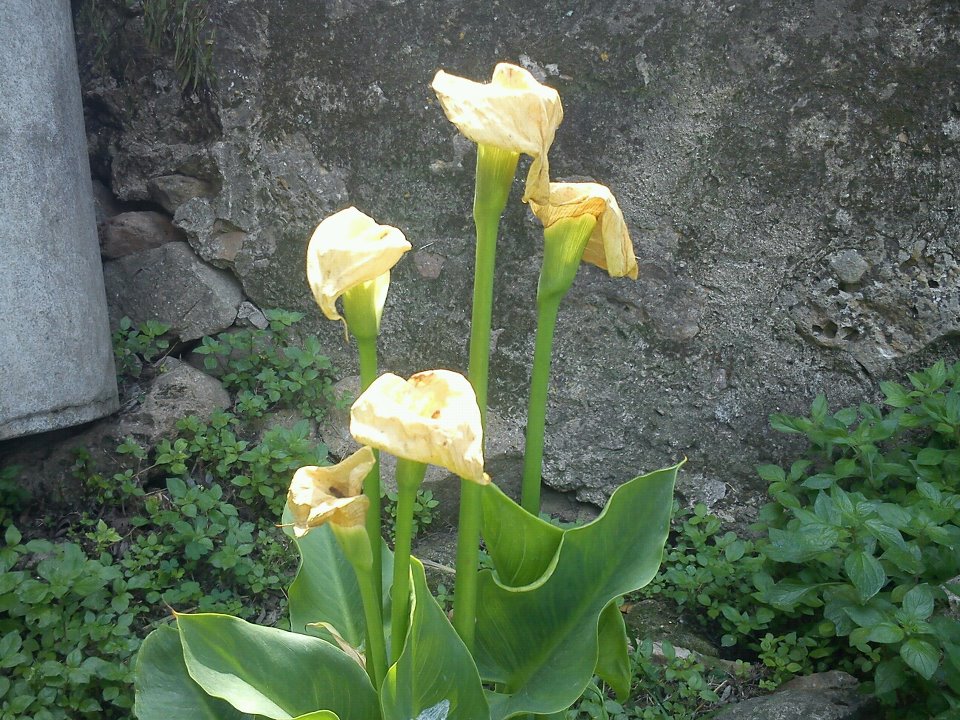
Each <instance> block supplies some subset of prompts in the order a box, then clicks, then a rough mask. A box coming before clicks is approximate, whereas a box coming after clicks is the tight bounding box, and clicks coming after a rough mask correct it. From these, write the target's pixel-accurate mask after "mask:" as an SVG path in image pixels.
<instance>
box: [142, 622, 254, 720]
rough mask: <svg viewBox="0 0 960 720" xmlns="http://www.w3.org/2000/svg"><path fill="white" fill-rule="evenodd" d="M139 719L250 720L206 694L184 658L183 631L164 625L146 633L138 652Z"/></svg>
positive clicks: (247, 716) (245, 715)
mask: <svg viewBox="0 0 960 720" xmlns="http://www.w3.org/2000/svg"><path fill="white" fill-rule="evenodd" d="M134 688H135V690H136V701H135V705H134V708H133V712H134V715H136V717H137V718H139V720H171V719H172V718H176V719H177V720H248V719H249V718H252V716H251V715H247V714H246V713H242V712H240V711H239V710H237V709H236V708H235V707H233V706H232V705H230V704H229V703H227V702H224V701H223V700H220V699H218V698H215V697H211V696H210V695H207V693H206V692H205V691H204V690H203V688H202V687H200V686H199V685H197V684H196V683H195V682H194V681H193V679H192V678H191V677H190V674H189V673H188V672H187V666H186V665H185V664H184V661H183V648H182V647H181V645H180V634H179V633H178V632H177V631H176V629H175V628H173V627H171V626H169V625H164V626H162V627H159V628H157V629H156V630H154V631H153V632H152V633H150V634H149V635H147V639H146V640H144V641H143V644H142V645H141V646H140V652H139V654H138V655H137V665H136V671H135V673H134Z"/></svg>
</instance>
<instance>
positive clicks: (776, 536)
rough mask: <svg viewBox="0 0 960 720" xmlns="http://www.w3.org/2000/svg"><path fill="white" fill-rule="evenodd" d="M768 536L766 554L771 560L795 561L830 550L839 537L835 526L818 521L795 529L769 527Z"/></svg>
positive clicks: (810, 557) (809, 558)
mask: <svg viewBox="0 0 960 720" xmlns="http://www.w3.org/2000/svg"><path fill="white" fill-rule="evenodd" d="M768 537H769V539H770V545H769V546H768V547H767V556H768V557H769V558H770V559H771V560H776V561H777V562H795V563H803V562H807V561H808V560H812V559H813V558H815V557H816V556H817V555H819V554H820V553H822V552H827V551H828V550H832V549H833V548H834V546H835V545H836V544H837V542H838V541H839V539H840V535H839V533H838V532H837V530H836V528H834V527H831V526H830V525H827V524H825V523H820V522H808V523H806V524H804V525H802V526H801V527H800V528H799V529H798V530H796V531H793V530H778V529H777V528H771V529H770V532H769V533H768Z"/></svg>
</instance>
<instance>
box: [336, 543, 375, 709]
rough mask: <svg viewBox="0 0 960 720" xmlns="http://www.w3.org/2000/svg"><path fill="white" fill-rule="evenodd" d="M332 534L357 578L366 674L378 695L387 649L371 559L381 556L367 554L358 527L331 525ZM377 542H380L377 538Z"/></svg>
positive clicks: (368, 552)
mask: <svg viewBox="0 0 960 720" xmlns="http://www.w3.org/2000/svg"><path fill="white" fill-rule="evenodd" d="M331 527H332V528H333V534H334V536H335V537H336V538H337V542H339V543H340V547H341V548H342V549H343V554H344V555H346V556H347V560H349V561H350V565H352V566H353V570H354V572H355V573H356V576H357V584H358V585H359V586H360V599H361V601H362V602H363V615H364V621H365V622H366V626H367V627H366V631H367V632H366V637H367V647H366V653H367V674H368V675H369V676H370V680H371V682H372V683H373V686H374V687H375V688H377V690H378V691H379V689H380V686H381V685H382V684H383V678H384V677H385V675H386V671H387V645H386V641H385V640H384V637H383V615H382V613H381V607H382V602H383V600H382V597H381V595H380V590H379V587H378V586H379V585H380V583H379V582H378V580H379V578H378V577H377V576H376V575H375V574H374V570H373V559H374V557H378V556H379V555H380V552H379V550H380V548H379V547H378V548H377V553H376V554H374V553H371V552H370V538H369V537H368V536H367V532H366V530H365V529H364V528H362V527H360V526H356V527H346V528H344V527H340V526H339V525H336V524H333V525H331ZM378 539H379V538H378Z"/></svg>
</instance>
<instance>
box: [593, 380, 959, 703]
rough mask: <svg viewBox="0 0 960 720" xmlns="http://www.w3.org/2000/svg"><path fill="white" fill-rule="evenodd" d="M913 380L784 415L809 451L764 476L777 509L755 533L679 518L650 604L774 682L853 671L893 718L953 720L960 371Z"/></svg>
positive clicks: (649, 591)
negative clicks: (868, 396)
mask: <svg viewBox="0 0 960 720" xmlns="http://www.w3.org/2000/svg"><path fill="white" fill-rule="evenodd" d="M909 383H910V384H909V386H907V387H905V386H903V385H900V384H898V383H893V382H885V383H881V385H880V390H881V392H882V393H883V396H884V401H883V403H882V404H881V405H874V404H870V403H864V404H861V405H859V406H855V407H847V408H843V409H840V410H838V411H836V412H832V413H831V412H830V411H829V409H828V406H827V402H826V400H825V398H824V397H823V396H818V397H817V399H816V400H815V401H814V403H813V405H812V407H811V411H810V414H809V415H806V416H797V417H793V416H787V415H775V416H773V417H772V418H771V423H772V426H773V427H774V429H776V430H779V431H781V432H787V433H792V434H799V435H802V436H804V437H805V438H806V439H807V441H808V443H809V447H808V450H807V452H806V453H805V455H804V456H803V457H802V458H800V459H798V460H796V461H795V462H793V463H791V464H790V465H789V466H788V467H786V468H782V467H779V466H774V465H765V466H762V467H760V468H759V472H760V475H761V476H762V477H763V478H764V479H766V480H767V481H768V482H769V483H770V488H769V492H770V496H771V502H770V503H769V504H768V505H766V506H765V507H764V509H763V511H762V513H761V515H760V517H759V520H758V522H757V523H756V524H755V526H754V527H753V530H754V531H755V533H756V535H755V536H754V537H753V538H739V537H737V536H735V535H734V534H733V533H731V532H723V530H722V525H721V522H720V520H719V519H718V518H717V517H715V516H713V515H711V514H710V513H709V512H708V511H707V509H706V507H704V506H703V505H698V506H697V507H695V508H693V509H691V510H688V511H684V512H679V513H678V514H677V516H676V518H675V520H674V526H673V533H672V537H671V542H670V543H669V545H668V547H667V550H666V553H665V557H664V563H663V567H662V570H661V572H660V573H659V575H658V576H657V578H655V579H654V581H653V582H652V583H651V584H650V585H649V586H648V587H647V588H645V589H644V590H643V591H642V595H643V596H646V597H660V598H665V599H667V600H669V601H671V602H673V603H675V604H676V605H677V606H678V607H680V608H685V609H688V610H689V611H690V612H689V613H688V614H687V616H688V617H689V618H690V621H691V622H694V623H696V622H699V623H700V627H701V630H702V631H703V632H704V633H705V634H706V635H707V636H708V637H709V638H710V639H711V640H712V641H713V642H715V643H717V645H718V646H721V647H723V648H726V649H727V652H728V653H729V655H730V657H741V658H748V659H751V660H754V661H755V662H757V663H759V664H760V665H762V667H763V668H764V671H763V676H762V678H761V680H760V685H761V686H762V687H765V688H768V689H772V688H775V687H777V686H778V685H779V684H781V683H782V682H784V681H785V680H788V679H789V678H791V677H793V676H795V675H801V674H807V673H811V672H818V671H824V670H830V669H842V670H846V671H848V672H850V673H852V674H853V675H855V676H857V677H859V678H861V679H862V680H863V681H864V684H863V689H864V691H865V692H867V693H870V694H872V695H874V696H875V697H876V699H877V700H878V701H879V703H880V706H881V710H880V711H878V712H879V713H880V714H882V715H883V716H885V717H890V718H918V719H919V718H942V719H943V720H946V719H947V718H951V717H956V713H957V711H958V708H960V623H958V621H957V616H956V613H955V610H952V609H951V598H953V597H954V593H956V591H957V590H958V589H960V588H958V585H957V576H958V575H960V554H958V552H957V550H958V542H960V523H958V518H960V515H958V511H960V496H958V494H957V484H958V481H960V363H957V364H954V365H952V366H948V365H946V364H945V363H944V362H942V361H941V362H938V363H936V364H935V365H933V366H932V367H930V368H928V369H926V370H923V371H921V372H916V373H913V374H911V375H910V376H909ZM694 705H695V703H693V702H691V703H687V704H686V706H685V707H686V710H687V711H688V712H689V711H692V710H693V709H694ZM644 712H649V711H648V710H645V711H644ZM590 717H593V716H590ZM610 717H616V718H619V717H646V715H629V714H627V715H618V714H610Z"/></svg>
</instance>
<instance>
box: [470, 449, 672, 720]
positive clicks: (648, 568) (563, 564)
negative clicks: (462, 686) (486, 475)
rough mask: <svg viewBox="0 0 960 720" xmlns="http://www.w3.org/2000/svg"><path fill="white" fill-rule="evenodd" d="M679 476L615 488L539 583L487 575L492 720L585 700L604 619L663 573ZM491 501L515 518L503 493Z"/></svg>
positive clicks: (483, 625)
mask: <svg viewBox="0 0 960 720" xmlns="http://www.w3.org/2000/svg"><path fill="white" fill-rule="evenodd" d="M679 467H680V465H676V466H674V467H671V468H666V469H663V470H658V471H656V472H653V473H650V474H648V475H642V476H640V477H637V478H634V479H633V480H630V481H629V482H627V483H625V484H624V485H622V486H621V487H620V488H618V489H617V491H616V492H615V493H614V494H613V496H612V497H611V498H610V501H609V502H608V503H607V507H606V508H605V509H604V511H603V513H601V515H600V517H598V518H597V519H596V520H595V521H593V522H592V523H590V524H589V525H585V526H583V527H580V528H574V529H572V530H567V531H565V532H564V533H563V536H562V538H561V541H560V544H559V547H558V549H557V552H556V555H555V557H554V559H553V560H551V562H550V564H549V566H548V568H547V571H546V572H545V573H544V574H543V575H542V576H541V577H540V578H539V579H536V580H535V581H534V582H532V583H529V584H527V585H524V586H520V587H510V586H507V585H504V584H503V583H501V582H498V580H497V578H496V577H495V576H494V574H493V573H491V572H490V571H485V572H483V573H481V576H480V583H479V592H478V600H477V607H478V612H477V644H476V649H475V656H476V660H477V666H478V667H479V669H480V674H481V676H482V677H483V679H484V680H485V681H488V682H493V683H497V684H498V685H499V686H500V687H502V688H503V692H497V691H491V692H489V693H488V699H489V701H490V709H491V717H492V718H494V719H495V720H500V718H507V717H511V716H513V715H516V714H519V713H523V712H533V713H540V714H549V713H554V712H559V711H560V710H562V709H564V708H566V707H568V706H569V705H570V704H571V703H573V702H574V701H575V700H576V699H577V697H579V695H580V693H581V692H582V691H583V689H584V688H585V687H586V685H587V683H588V682H589V681H590V678H591V677H592V675H593V672H594V669H595V668H596V665H597V659H598V639H597V632H598V622H599V618H600V614H601V613H602V612H603V610H604V608H605V607H606V606H607V604H608V603H609V602H610V601H611V600H613V599H614V598H616V597H617V596H619V595H622V594H624V593H627V592H632V591H634V590H637V589H638V588H641V587H643V586H644V585H646V584H647V583H648V582H650V580H651V579H653V576H654V575H655V574H656V572H657V569H658V568H659V566H660V559H661V557H662V554H663V546H664V543H665V542H666V539H667V533H668V532H669V529H670V512H671V509H672V506H673V486H674V482H675V481H676V476H677V470H678V469H679ZM485 494H486V495H489V496H491V497H490V498H488V499H489V500H490V501H491V502H497V503H500V505H501V506H502V507H503V512H504V513H510V514H512V515H515V514H516V513H515V510H514V509H513V508H511V507H509V506H510V505H511V504H514V503H513V501H512V500H510V499H509V498H506V497H505V496H504V495H503V494H502V493H499V492H497V491H495V490H491V489H490V486H488V487H487V488H486V489H485ZM522 544H523V543H522V541H521V540H520V539H519V538H517V545H518V546H522ZM540 560H541V561H542V558H540ZM514 566H515V567H517V566H522V564H521V563H514ZM525 579H526V578H525Z"/></svg>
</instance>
